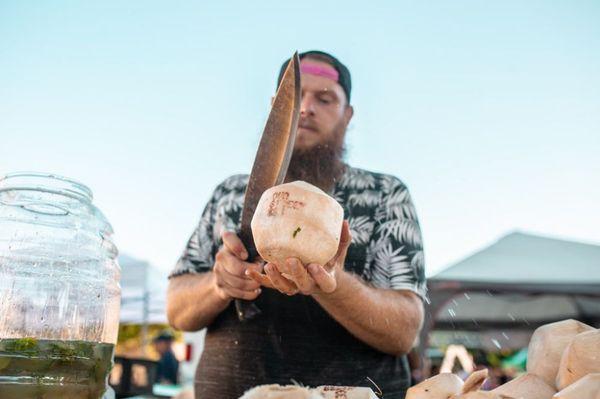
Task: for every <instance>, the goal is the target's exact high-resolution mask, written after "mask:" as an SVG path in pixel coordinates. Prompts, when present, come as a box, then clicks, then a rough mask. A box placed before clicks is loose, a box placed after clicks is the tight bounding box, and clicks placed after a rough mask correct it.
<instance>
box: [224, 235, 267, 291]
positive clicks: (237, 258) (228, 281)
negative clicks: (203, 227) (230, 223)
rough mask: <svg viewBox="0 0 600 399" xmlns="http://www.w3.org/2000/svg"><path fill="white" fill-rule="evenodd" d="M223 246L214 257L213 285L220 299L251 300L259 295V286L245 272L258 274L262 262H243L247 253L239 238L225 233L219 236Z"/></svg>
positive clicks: (246, 257)
mask: <svg viewBox="0 0 600 399" xmlns="http://www.w3.org/2000/svg"><path fill="white" fill-rule="evenodd" d="M221 238H222V239H223V246H222V247H221V249H219V252H217V254H216V256H215V265H214V268H213V272H214V276H215V279H214V283H215V285H216V291H217V294H218V295H219V296H220V297H221V298H222V299H233V298H239V299H246V300H253V299H256V297H257V296H258V295H259V294H260V284H259V283H257V282H256V281H255V280H253V279H252V278H250V277H249V276H248V275H247V274H246V271H247V270H248V271H250V270H252V271H255V272H256V273H258V272H260V270H261V269H262V262H260V261H258V262H256V263H250V262H245V261H246V260H247V259H248V252H247V251H246V248H245V247H244V244H243V243H242V241H241V240H240V239H239V237H238V236H237V235H236V234H235V233H233V232H231V231H226V232H224V233H223V234H222V235H221Z"/></svg>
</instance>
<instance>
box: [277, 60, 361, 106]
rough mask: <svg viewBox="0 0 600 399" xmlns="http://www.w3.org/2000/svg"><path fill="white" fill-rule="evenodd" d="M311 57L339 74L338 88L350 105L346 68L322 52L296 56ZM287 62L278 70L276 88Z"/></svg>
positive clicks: (349, 81) (349, 85) (348, 72)
mask: <svg viewBox="0 0 600 399" xmlns="http://www.w3.org/2000/svg"><path fill="white" fill-rule="evenodd" d="M311 55H313V56H315V58H316V59H318V60H323V61H324V62H326V63H328V64H329V65H331V66H332V67H333V68H334V69H335V70H336V71H337V72H338V74H339V77H338V83H339V85H340V86H342V89H344V93H346V98H347V99H348V104H350V92H351V91H352V80H351V79H350V71H349V70H348V68H346V66H345V65H344V64H342V63H341V62H340V60H338V59H337V58H335V57H334V56H333V55H331V54H328V53H326V52H324V51H319V50H310V51H305V52H304V53H300V54H298V57H299V58H300V59H303V58H304V57H307V56H308V57H309V58H310V56H311ZM288 62H289V59H288V60H286V61H285V62H284V63H283V65H281V69H280V70H279V78H278V79H277V87H279V84H280V83H281V79H283V74H284V72H285V68H286V66H287V64H288Z"/></svg>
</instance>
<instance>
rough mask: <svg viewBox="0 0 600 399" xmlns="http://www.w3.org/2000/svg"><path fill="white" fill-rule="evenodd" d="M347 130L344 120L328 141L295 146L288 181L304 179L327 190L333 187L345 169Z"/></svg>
mask: <svg viewBox="0 0 600 399" xmlns="http://www.w3.org/2000/svg"><path fill="white" fill-rule="evenodd" d="M345 132H346V125H345V124H344V123H343V122H342V123H340V124H339V125H338V126H336V127H335V128H334V132H333V135H331V137H330V138H329V139H328V140H327V141H324V142H320V143H318V144H315V145H314V146H312V147H310V148H294V152H293V153H292V158H291V160H290V166H289V168H288V173H287V176H286V181H288V182H291V181H294V180H303V181H305V182H307V183H310V184H312V185H315V186H317V187H319V188H320V189H321V190H323V191H325V192H329V191H330V190H331V189H333V187H334V186H335V183H336V182H337V181H338V180H339V179H340V178H341V177H342V174H343V173H344V169H345V165H344V162H343V159H344V155H345V152H346V148H345V146H344V136H345Z"/></svg>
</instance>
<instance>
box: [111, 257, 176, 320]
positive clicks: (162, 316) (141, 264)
mask: <svg viewBox="0 0 600 399" xmlns="http://www.w3.org/2000/svg"><path fill="white" fill-rule="evenodd" d="M119 264H120V265H121V316H120V321H121V323H125V324H142V325H147V324H154V323H166V322H167V316H166V313H165V303H166V294H167V285H168V280H167V273H165V272H161V271H159V270H158V269H156V268H154V267H153V266H152V265H150V264H149V263H148V262H146V261H143V260H140V259H135V258H133V257H131V256H128V255H124V254H123V255H119Z"/></svg>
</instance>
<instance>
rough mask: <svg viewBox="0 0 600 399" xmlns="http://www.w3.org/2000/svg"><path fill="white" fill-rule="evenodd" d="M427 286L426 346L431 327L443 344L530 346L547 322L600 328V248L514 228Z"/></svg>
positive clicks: (435, 278) (423, 337)
mask: <svg viewBox="0 0 600 399" xmlns="http://www.w3.org/2000/svg"><path fill="white" fill-rule="evenodd" d="M428 288H429V298H430V304H429V306H428V307H427V312H426V321H425V325H424V328H423V330H422V333H421V345H422V346H423V345H425V344H426V342H427V338H428V333H429V332H431V331H436V332H437V333H438V334H437V337H436V338H437V339H434V341H438V342H437V344H441V343H444V342H443V341H447V342H446V343H448V342H454V343H457V342H460V343H463V344H469V342H471V343H474V345H473V346H479V345H480V344H482V346H490V345H491V347H492V348H493V347H494V346H495V347H497V348H500V347H518V346H519V345H520V346H523V345H524V344H525V345H526V343H527V342H528V340H529V336H530V335H531V333H532V331H533V330H534V329H535V328H537V327H538V326H540V325H543V324H546V323H550V322H554V321H558V320H562V319H568V318H573V319H577V320H580V321H582V322H585V323H588V324H591V325H593V326H596V327H598V326H600V246H598V245H591V244H585V243H579V242H574V241H566V240H558V239H554V238H548V237H540V236H536V235H531V234H526V233H522V232H513V233H511V234H508V235H506V236H504V237H502V238H501V239H500V240H498V241H497V242H496V243H494V244H492V245H490V246H489V247H487V248H483V249H481V250H480V251H478V252H476V253H474V254H472V255H471V256H469V257H467V258H465V259H463V260H462V261H460V262H458V263H456V264H454V265H452V266H450V267H449V268H447V269H446V270H443V271H442V272H440V273H438V274H437V275H435V276H433V277H432V278H430V279H429V281H428ZM440 333H442V334H440ZM444 334H445V335H444ZM473 339H477V341H479V344H478V343H477V342H475V341H473ZM422 349H423V348H422Z"/></svg>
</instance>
